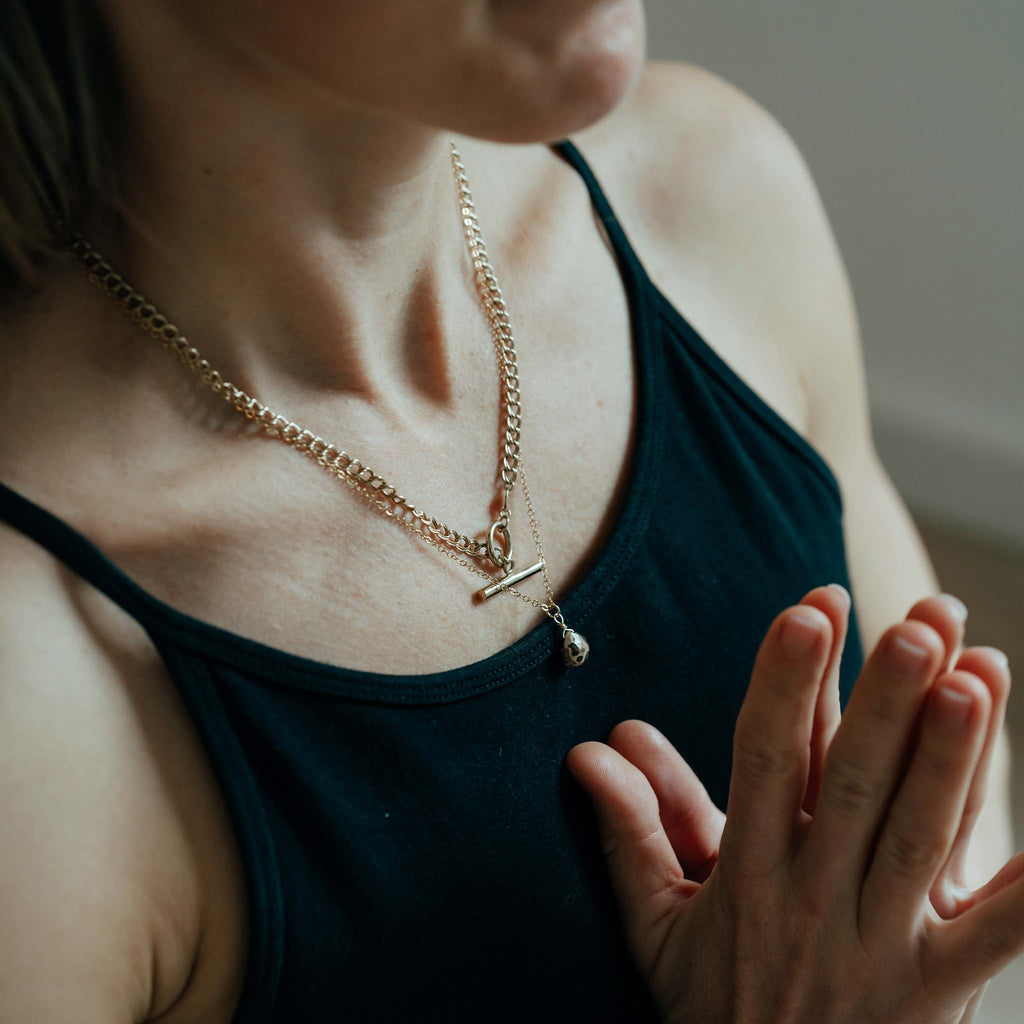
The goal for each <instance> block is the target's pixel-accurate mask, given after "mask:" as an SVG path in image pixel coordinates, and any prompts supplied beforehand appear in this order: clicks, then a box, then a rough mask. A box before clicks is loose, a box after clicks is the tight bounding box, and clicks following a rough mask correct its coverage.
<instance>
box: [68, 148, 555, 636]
mask: <svg viewBox="0 0 1024 1024" xmlns="http://www.w3.org/2000/svg"><path fill="white" fill-rule="evenodd" d="M451 159H452V169H453V171H454V173H455V182H456V186H457V188H458V192H459V212H460V214H461V216H462V223H463V228H464V234H465V237H466V242H467V245H468V247H469V254H470V259H471V261H472V264H473V270H474V278H475V282H476V286H477V290H478V292H479V294H480V297H481V300H482V302H483V305H484V308H485V310H486V312H487V316H488V320H489V321H490V327H491V336H492V338H493V341H494V345H495V351H496V354H497V357H498V367H499V372H500V373H501V376H502V391H503V399H504V406H505V425H504V432H503V433H504V437H503V455H502V467H501V481H502V487H503V490H504V499H503V503H502V509H501V513H500V520H501V522H502V523H504V524H505V525H506V527H507V524H508V522H509V518H510V515H511V513H510V509H509V505H508V502H509V494H510V493H511V491H512V488H513V487H514V486H515V482H516V476H517V474H518V473H520V472H521V473H522V476H523V491H524V495H525V497H526V504H527V509H528V511H529V517H530V527H531V530H532V531H533V537H534V542H535V544H536V547H537V554H538V556H539V557H540V559H541V560H542V561H543V560H544V552H543V548H542V546H541V540H540V533H539V531H538V528H537V518H536V515H535V513H534V508H533V502H532V501H531V499H530V492H529V489H528V487H527V484H526V467H525V465H524V464H523V461H522V451H521V433H520V431H521V427H522V407H521V404H520V394H519V366H518V362H517V359H516V349H515V340H514V338H513V336H512V325H511V322H510V321H509V317H508V311H507V309H506V307H505V302H504V299H503V298H502V294H501V289H500V288H499V287H498V281H497V277H496V276H495V273H494V268H493V267H492V266H491V263H490V260H489V259H488V256H487V249H486V246H485V245H484V240H483V236H482V234H481V232H480V224H479V222H478V220H477V216H476V211H475V207H474V204H473V197H472V193H471V191H470V188H469V179H468V177H467V176H466V168H465V165H464V164H463V162H462V158H461V156H460V154H459V151H458V149H457V148H456V146H455V143H454V142H452V143H451ZM66 244H67V247H68V249H69V250H70V251H71V253H72V254H73V255H74V256H75V257H76V258H77V259H78V261H79V262H80V264H81V265H82V267H83V269H84V270H85V272H86V274H87V275H88V278H89V280H90V281H91V282H92V283H93V284H94V285H96V286H97V287H99V288H100V289H101V290H102V291H104V292H106V294H107V295H108V296H110V297H111V298H112V299H114V300H115V301H116V302H117V303H118V304H119V306H120V307H121V309H122V311H123V312H124V313H125V314H126V315H127V316H128V317H129V318H130V319H131V320H133V321H134V322H135V323H136V324H137V325H138V326H139V327H141V328H142V329H143V330H144V331H146V333H147V334H149V335H150V336H151V337H153V338H155V339H156V340H157V341H159V342H160V343H161V344H162V345H163V346H164V347H165V348H166V349H167V350H168V351H170V352H171V354H172V355H174V356H176V357H177V358H178V359H179V360H180V361H181V363H182V364H183V365H184V366H185V367H186V368H187V369H188V370H190V371H192V372H193V373H195V374H197V375H198V376H199V377H200V378H201V379H202V380H203V381H205V382H206V383H207V384H208V385H209V386H210V388H211V389H212V390H213V391H214V392H215V393H216V394H219V395H220V396H221V397H222V398H223V399H224V400H225V401H227V402H228V403H229V404H230V405H232V406H233V407H234V408H235V409H236V410H238V412H240V413H242V414H243V415H244V416H245V417H246V418H247V419H249V420H251V421H253V422H254V423H255V424H256V425H257V426H258V427H259V428H260V429H261V430H262V431H263V432H264V433H266V434H268V435H269V436H271V437H274V438H276V439H278V440H280V441H283V442H284V443H285V444H288V445H291V446H292V447H293V448H295V449H296V450H298V451H300V452H301V453H302V454H303V455H306V456H307V457H308V458H310V459H312V460H313V461H314V462H315V463H317V464H318V465H319V466H321V467H323V468H324V469H325V470H327V471H328V472H329V473H331V474H332V475H334V476H336V477H338V479H340V480H342V481H343V482H344V483H346V484H348V485H349V486H350V487H352V489H353V490H354V491H355V492H356V493H357V494H359V495H360V497H362V498H363V499H364V500H366V501H367V502H368V503H369V504H371V505H372V506H373V507H374V508H375V509H376V510H377V511H379V512H380V513H382V514H383V515H384V516H386V517H387V518H389V519H392V520H393V521H394V522H396V523H398V524H399V525H400V526H403V527H405V528H406V529H407V530H409V531H410V532H411V533H413V534H414V535H415V536H417V537H420V538H421V539H422V540H424V541H426V542H427V543H428V544H430V545H431V546H433V547H435V548H437V550H439V551H440V552H441V553H442V554H444V555H446V556H447V557H449V558H451V559H453V560H454V561H456V562H458V563H459V564H460V565H464V566H465V567H466V568H467V569H469V570H470V572H473V573H476V575H478V576H480V577H482V578H483V579H485V580H487V581H488V582H489V583H494V582H495V579H494V577H493V576H490V575H489V574H488V573H486V572H484V571H483V570H482V569H481V568H479V566H476V565H474V564H473V563H472V562H470V561H469V558H478V559H490V555H489V553H488V546H487V543H486V542H485V541H480V540H476V539H474V538H472V537H469V536H468V535H466V534H464V533H459V532H458V531H457V530H454V529H452V528H451V527H450V526H447V525H446V524H445V523H443V522H441V521H440V520H439V519H437V518H436V517H435V516H431V515H428V514H427V513H426V512H425V511H423V510H421V509H419V508H418V507H417V506H416V505H414V504H413V503H412V502H411V501H409V500H408V499H407V498H405V497H404V496H403V495H401V494H399V493H398V491H397V489H396V488H395V487H393V486H392V485H391V484H389V483H388V482H387V481H386V480H385V479H384V478H383V477H382V476H381V475H380V474H379V473H377V472H375V471H374V470H373V469H372V468H371V467H370V466H368V465H367V464H366V463H365V462H362V461H361V460H360V459H357V458H354V457H353V456H352V455H350V454H349V453H348V452H346V451H343V450H342V449H340V448H339V447H337V445H334V444H332V443H331V442H329V441H326V440H325V439H324V438H322V437H320V436H319V435H318V434H314V433H313V431H311V430H307V429H305V428H303V427H300V426H299V425H298V424H297V423H295V422H293V421H292V420H291V419H289V418H288V417H287V416H284V415H282V414H281V413H279V412H275V411H274V410H273V409H271V408H270V407H269V406H268V405H266V404H265V403H263V402H261V401H260V400H259V399H257V398H254V397H253V396H251V395H249V394H247V393H246V392H245V391H243V390H242V389H241V388H240V387H238V386H236V385H235V384H232V383H231V382H230V381H228V380H225V379H224V376H223V375H222V374H221V373H220V372H219V371H218V370H215V369H214V368H213V367H212V366H211V365H210V363H209V362H208V361H207V360H206V359H205V358H204V357H203V356H202V354H201V353H200V352H199V349H197V348H196V347H195V346H194V345H193V344H192V343H191V342H190V341H189V340H188V339H187V338H186V337H185V336H184V335H183V334H182V333H181V332H180V331H179V330H178V328H177V327H176V326H175V325H174V324H173V323H172V322H171V321H170V320H169V319H168V318H167V317H166V316H164V315H163V314H162V313H161V312H160V311H159V310H158V309H157V308H156V306H154V305H153V304H152V303H151V302H149V301H148V300H147V299H146V298H145V296H143V295H142V294H141V293H140V292H138V291H137V290H136V289H135V288H133V287H132V286H131V285H130V284H129V283H128V282H127V281H126V280H125V279H124V277H123V276H122V275H121V274H119V273H118V272H117V271H116V270H115V269H114V268H113V267H112V266H111V265H110V263H109V262H108V261H107V260H106V259H105V258H104V256H103V255H102V254H101V253H100V252H98V251H97V250H96V249H94V248H93V247H92V245H90V244H89V242H88V241H86V239H85V238H83V237H82V236H81V235H79V234H76V233H74V232H68V233H67V235H66ZM463 556H466V557H463ZM498 558H499V563H498V567H499V568H507V569H511V561H508V562H507V563H506V562H505V561H503V560H502V556H501V554H500V552H499V553H498ZM542 572H543V577H544V587H545V590H546V591H547V596H548V602H547V604H544V603H543V602H541V601H538V600H537V599H536V598H533V597H530V596H529V595H527V594H524V593H523V592H522V591H520V590H519V589H518V588H516V587H515V586H508V587H505V588H504V589H505V590H506V591H507V592H508V593H511V594H515V596H516V597H518V598H520V599H521V600H523V601H526V602H527V603H528V604H531V605H533V606H534V607H535V608H539V609H541V610H542V611H544V612H545V613H546V614H547V615H548V616H549V617H551V618H552V619H553V620H554V621H555V622H556V624H558V625H560V626H561V627H563V628H565V621H564V619H562V615H561V611H560V610H559V608H558V605H557V604H555V599H554V593H553V591H552V588H551V582H550V580H549V578H548V572H547V566H546V563H545V567H544V569H543V570H542ZM497 582H500V580H499V581H497Z"/></svg>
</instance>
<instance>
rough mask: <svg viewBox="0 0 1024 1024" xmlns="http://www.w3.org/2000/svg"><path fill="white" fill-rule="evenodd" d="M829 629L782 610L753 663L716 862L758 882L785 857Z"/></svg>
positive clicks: (808, 616) (821, 621) (809, 614)
mask: <svg viewBox="0 0 1024 1024" xmlns="http://www.w3.org/2000/svg"><path fill="white" fill-rule="evenodd" d="M831 644H832V625H831V622H830V620H829V618H828V617H827V616H826V615H825V614H824V613H823V612H821V611H820V610H818V609H817V608H812V607H808V606H806V605H798V606H796V607H794V608H788V609H786V611H784V612H782V613H781V614H780V615H778V616H777V617H776V619H775V620H774V621H773V622H772V625H771V626H770V628H769V630H768V633H767V635H766V636H765V639H764V641H763V642H762V644H761V647H760V649H759V650H758V653H757V658H756V659H755V663H754V669H753V673H752V675H751V680H750V687H749V689H748V691H747V696H746V699H745V700H744V702H743V707H742V708H741V709H740V713H739V718H738V720H737V723H736V731H735V735H734V738H733V762H732V781H731V784H730V790H729V806H728V811H727V820H726V825H725V832H724V833H723V836H722V855H723V858H724V857H726V856H727V857H728V861H729V864H730V869H731V870H732V871H735V872H736V873H737V874H739V875H743V876H746V877H748V878H749V877H753V878H760V877H763V876H764V875H765V874H768V873H771V872H773V871H775V870H776V869H777V868H778V867H780V866H781V865H782V864H783V863H784V862H785V861H786V860H788V858H789V856H790V852H791V849H792V845H793V837H794V833H793V830H794V828H795V826H796V823H797V821H798V820H799V815H800V807H801V803H802V802H803V797H804V793H805V791H806V787H807V779H808V769H809V764H810V743H811V732H812V727H813V723H814V713H815V707H816V705H817V701H818V691H819V689H820V683H821V676H822V673H823V671H824V669H825V665H826V661H827V659H828V657H829V653H830V650H831Z"/></svg>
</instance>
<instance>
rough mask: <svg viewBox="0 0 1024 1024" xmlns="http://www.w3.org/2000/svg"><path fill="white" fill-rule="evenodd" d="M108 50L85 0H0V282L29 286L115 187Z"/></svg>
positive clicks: (116, 105)
mask: <svg viewBox="0 0 1024 1024" xmlns="http://www.w3.org/2000/svg"><path fill="white" fill-rule="evenodd" d="M120 110H121V102H120V90H119V87H118V82H117V74H116V68H115V61H114V51H113V47H112V46H111V43H110V38H109V36H108V34H107V32H106V29H105V26H104V24H103V21H102V18H101V17H100V15H99V12H98V11H97V9H96V8H95V6H94V4H93V3H92V2H91V0H0V288H15V289H21V288H31V287H35V286H37V285H38V283H39V276H40V275H39V271H40V268H41V266H42V265H43V264H44V263H45V261H46V260H47V259H49V258H51V257H52V256H53V254H54V253H55V252H56V250H57V248H58V246H59V244H60V238H59V235H58V233H57V232H56V230H55V225H56V224H57V223H58V222H59V221H66V222H70V223H76V222H77V221H78V219H79V217H80V216H81V215H82V214H84V213H85V212H87V211H91V210H93V209H95V208H97V206H99V205H101V204H104V203H110V202H112V201H113V198H114V195H115V194H116V176H115V173H114V159H113V157H114V126H115V125H116V123H117V121H118V118H119V115H120Z"/></svg>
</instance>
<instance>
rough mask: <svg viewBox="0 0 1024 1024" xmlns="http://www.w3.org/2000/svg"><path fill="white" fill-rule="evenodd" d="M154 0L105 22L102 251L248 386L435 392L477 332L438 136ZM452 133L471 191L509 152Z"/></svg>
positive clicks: (364, 393)
mask: <svg viewBox="0 0 1024 1024" xmlns="http://www.w3.org/2000/svg"><path fill="white" fill-rule="evenodd" d="M161 10H162V8H161V6H160V5H150V4H134V3H133V4H123V5H122V6H121V10H120V13H119V17H118V20H117V24H118V31H119V33H120V34H121V38H120V39H119V46H118V49H119V51H120V52H121V53H124V54H130V55H131V57H130V61H129V63H128V65H127V66H126V67H125V68H124V69H123V73H124V75H125V77H126V84H127V89H126V92H127V94H128V95H129V96H130V97H131V98H132V99H131V104H130V109H129V112H128V118H129V125H128V131H127V132H126V137H127V138H130V139H131V145H130V147H127V146H126V147H125V150H124V152H123V180H124V182H125V186H124V199H123V210H122V213H123V218H124V223H125V225H126V229H125V230H123V231H119V232H118V233H117V235H116V236H111V237H110V238H109V239H108V240H105V239H104V238H103V237H100V238H98V239H97V240H96V244H97V246H98V247H99V248H103V247H104V245H105V244H106V241H109V243H110V245H109V247H110V248H112V250H113V251H112V252H111V254H110V255H111V258H112V260H116V261H117V262H119V263H121V264H122V267H123V272H124V274H125V276H126V277H127V278H128V280H129V281H130V282H131V283H132V284H133V285H134V286H135V287H136V288H137V289H138V290H140V291H142V292H143V293H145V294H146V295H147V296H148V297H150V298H151V299H152V301H154V302H155V303H156V304H157V305H158V306H159V307H161V308H162V311H163V312H165V313H166V314H167V315H168V316H169V317H171V318H172V319H173V320H175V322H176V323H177V324H178V326H179V327H180V328H181V330H182V331H183V332H184V333H185V334H186V335H187V336H189V337H190V339H191V340H192V341H193V342H194V343H195V344H196V345H198V346H199V348H200V349H201V350H202V351H203V352H204V355H206V356H207V357H208V358H209V359H210V361H211V362H212V363H214V365H217V366H218V367H220V368H222V369H223V370H224V371H225V372H228V373H230V374H232V375H233V379H237V382H238V383H240V384H241V385H242V386H243V387H247V388H249V389H251V390H252V391H254V392H255V393H256V394H268V393H269V394H279V395H287V394H292V393H295V394H298V393H301V392H302V391H306V390H313V391H318V392H322V391H325V390H326V391H331V392H336V393H350V394H351V395H353V396H358V397H359V398H361V399H365V400H367V401H369V402H371V403H373V404H375V405H378V406H380V407H382V408H384V409H388V408H390V409H391V411H392V412H393V413H394V414H395V415H396V416H397V415H400V413H399V410H400V409H401V407H402V406H403V405H406V406H408V405H410V404H413V405H415V404H417V403H427V404H432V405H438V406H445V405H446V404H447V403H450V402H451V400H452V395H453V392H454V390H455V388H456V382H457V381H458V379H459V367H460V366H461V365H464V364H465V360H466V357H467V356H468V354H469V353H471V352H472V353H475V354H477V355H478V354H479V352H480V340H481V338H484V339H486V336H487V324H486V320H485V319H484V317H483V312H482V310H481V308H480V305H479V300H478V298H477V296H476V294H475V291H474V287H473V281H472V272H471V269H470V266H469V261H468V256H467V251H466V245H465V240H464V237H463V234H462V230H463V226H462V221H461V218H460V216H459V204H458V195H457V191H456V187H455V182H454V177H453V171H452V166H451V162H450V158H449V139H450V138H451V137H452V136H451V134H450V133H447V132H441V131H438V130H435V129H431V128H428V127H425V126H423V125H419V124H415V123H413V122H409V121H402V120H399V119H397V118H394V117H388V116H385V115H381V114H377V113H374V112H372V111H369V110H367V109H366V108H357V107H354V106H348V105H345V104H343V103H341V102H340V101H339V100H338V99H337V98H336V97H334V96H331V95H329V94H328V93H327V92H326V91H325V90H323V89H321V88H319V87H318V86H316V85H315V84H314V83H310V82H308V81H298V80H297V79H296V77H295V76H294V74H293V73H292V72H289V71H286V70H284V69H281V68H279V67H270V66H267V65H266V64H265V63H261V62H260V60H259V59H258V58H257V57H255V56H253V55H252V54H248V53H245V52H243V51H240V50H238V49H235V48H233V47H232V46H231V45H228V44H226V43H225V42H224V41H223V40H221V39H219V38H216V37H210V36H209V35H203V34H201V33H198V32H194V31H192V26H191V25H190V24H189V22H188V20H187V19H185V18H181V19H178V18H171V17H168V16H167V15H166V14H161ZM169 55H173V57H169ZM458 142H459V145H460V148H461V149H462V150H463V152H464V154H465V155H466V161H467V164H468V165H469V166H468V170H469V173H470V175H471V181H472V183H473V184H474V185H476V184H478V182H484V181H486V182H487V183H488V185H490V186H498V185H499V181H498V176H499V174H500V165H501V160H502V158H503V157H505V156H507V155H509V154H511V153H512V151H514V150H521V148H522V147H512V146H501V145H500V144H494V143H484V142H479V141H477V140H470V139H462V138H460V139H459V140H458ZM474 157H476V158H477V166H480V165H482V164H483V165H487V166H488V168H489V170H488V172H487V173H483V174H480V175H474V174H473V171H474V166H473V163H474V159H473V158H474ZM488 175H489V176H488ZM490 194H492V195H493V193H490ZM495 198H497V197H495ZM484 226H485V229H486V220H485V225H484Z"/></svg>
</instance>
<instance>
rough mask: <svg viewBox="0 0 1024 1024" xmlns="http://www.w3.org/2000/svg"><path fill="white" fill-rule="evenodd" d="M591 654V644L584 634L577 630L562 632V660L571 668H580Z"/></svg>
mask: <svg viewBox="0 0 1024 1024" xmlns="http://www.w3.org/2000/svg"><path fill="white" fill-rule="evenodd" d="M589 653H590V644H588V643H587V640H586V637H584V636H583V634H582V633H577V632H576V630H575V629H564V630H563V631H562V660H563V661H564V662H565V663H566V665H569V666H570V667H571V668H579V666H580V665H582V664H583V662H585V661H586V660H587V655H588V654H589Z"/></svg>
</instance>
